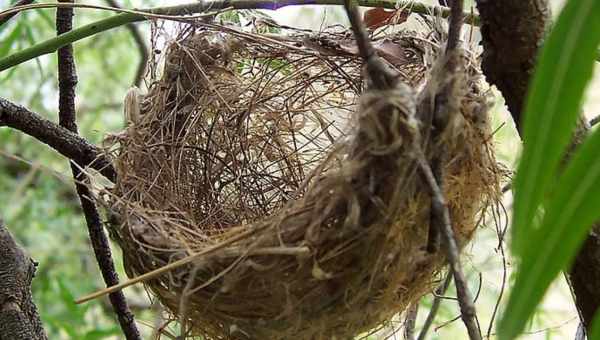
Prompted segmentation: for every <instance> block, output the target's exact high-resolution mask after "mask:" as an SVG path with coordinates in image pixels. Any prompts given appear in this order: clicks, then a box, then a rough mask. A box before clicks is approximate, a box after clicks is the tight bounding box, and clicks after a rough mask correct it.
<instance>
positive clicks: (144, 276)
mask: <svg viewBox="0 0 600 340" xmlns="http://www.w3.org/2000/svg"><path fill="white" fill-rule="evenodd" d="M264 228H265V226H264V225H263V226H261V227H257V228H250V229H248V230H246V231H244V232H241V233H239V234H237V235H235V236H233V237H231V238H228V239H227V240H225V241H223V242H221V243H218V244H215V245H214V246H210V247H207V248H204V249H202V251H200V252H198V253H195V254H191V255H189V256H188V257H184V258H182V259H181V260H177V261H175V262H172V263H169V264H167V265H165V266H163V267H160V268H158V269H155V270H153V271H150V272H147V273H145V274H142V275H140V276H137V277H134V278H133V279H130V280H127V281H125V282H122V283H119V284H118V285H114V286H112V287H108V288H105V289H102V290H99V291H97V292H95V293H92V294H89V295H86V296H84V297H82V298H79V299H77V300H76V301H75V303H76V304H80V303H84V302H88V301H90V300H93V299H97V298H99V297H102V296H104V295H106V294H110V293H113V292H117V291H120V290H122V289H124V288H127V287H129V286H132V285H134V284H136V283H139V282H144V281H148V280H151V279H153V278H155V277H157V276H160V275H162V274H164V273H168V272H170V271H172V270H175V269H176V268H179V267H181V266H185V265H186V264H188V263H192V262H194V261H196V260H198V259H200V258H202V257H204V256H207V255H208V254H211V253H214V252H216V251H218V250H220V249H223V248H225V247H227V246H228V245H230V244H233V243H235V242H237V241H240V240H243V239H245V238H247V237H250V235H252V234H254V233H256V232H257V231H259V230H262V229H264Z"/></svg>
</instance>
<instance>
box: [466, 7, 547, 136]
mask: <svg viewBox="0 0 600 340" xmlns="http://www.w3.org/2000/svg"><path fill="white" fill-rule="evenodd" d="M477 8H478V10H479V13H480V24H481V35H482V39H483V41H482V43H483V50H484V52H483V61H482V69H483V72H484V74H485V76H486V78H487V80H488V82H489V83H490V84H493V85H496V87H498V89H499V90H500V91H501V92H502V94H503V96H504V99H505V100H506V104H507V105H508V109H509V111H510V113H511V115H512V117H513V120H514V122H515V125H516V127H517V130H518V131H519V132H520V131H521V120H522V117H521V112H522V110H523V105H524V103H525V96H526V94H527V87H528V84H529V78H530V77H531V75H532V74H533V70H534V66H535V63H536V57H537V52H538V48H539V47H540V46H541V43H542V40H543V38H544V35H545V33H546V25H547V23H548V18H549V15H550V11H549V9H548V5H547V3H546V1H545V0H506V1H490V0H477Z"/></svg>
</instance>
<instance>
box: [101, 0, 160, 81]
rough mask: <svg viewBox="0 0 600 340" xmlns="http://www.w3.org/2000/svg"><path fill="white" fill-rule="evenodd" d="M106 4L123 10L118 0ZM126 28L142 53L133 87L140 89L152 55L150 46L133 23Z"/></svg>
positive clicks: (107, 0) (109, 0)
mask: <svg viewBox="0 0 600 340" xmlns="http://www.w3.org/2000/svg"><path fill="white" fill-rule="evenodd" d="M106 3H107V4H108V5H109V6H111V7H115V8H121V6H120V5H119V4H118V3H117V1H116V0H106ZM126 27H127V29H128V30H129V33H131V37H132V38H133V41H134V42H135V44H136V45H137V47H138V51H139V52H140V61H139V62H138V66H137V70H136V72H135V78H133V85H135V86H137V87H140V85H141V84H142V80H144V74H145V73H146V64H148V59H149V58H150V53H149V52H148V46H146V42H145V40H144V38H143V36H142V33H141V32H140V30H139V29H138V27H137V26H136V25H135V24H133V23H129V24H127V25H126Z"/></svg>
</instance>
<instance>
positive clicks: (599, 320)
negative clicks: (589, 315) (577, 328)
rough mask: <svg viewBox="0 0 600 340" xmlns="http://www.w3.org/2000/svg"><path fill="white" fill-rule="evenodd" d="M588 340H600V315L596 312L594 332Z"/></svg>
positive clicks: (589, 335)
mask: <svg viewBox="0 0 600 340" xmlns="http://www.w3.org/2000/svg"><path fill="white" fill-rule="evenodd" d="M588 340H600V313H598V312H596V315H595V316H594V322H592V330H591V332H590V334H588Z"/></svg>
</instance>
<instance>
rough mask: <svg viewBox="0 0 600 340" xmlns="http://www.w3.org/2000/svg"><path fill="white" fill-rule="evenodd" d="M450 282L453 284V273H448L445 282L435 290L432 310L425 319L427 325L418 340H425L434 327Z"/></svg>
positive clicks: (422, 329) (424, 325)
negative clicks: (432, 326)
mask: <svg viewBox="0 0 600 340" xmlns="http://www.w3.org/2000/svg"><path fill="white" fill-rule="evenodd" d="M450 282H452V273H450V272H448V273H447V274H446V277H445V278H444V282H443V283H442V284H441V285H440V286H439V287H438V288H437V289H436V290H435V294H434V298H433V303H432V304H431V308H430V309H429V314H428V315H427V319H425V323H424V324H423V328H421V332H420V333H419V337H418V338H417V340H425V339H426V337H427V332H429V329H430V328H431V325H433V321H434V320H435V317H436V315H437V312H438V310H439V309H440V304H441V303H442V300H443V295H444V294H445V293H446V290H448V287H449V286H450Z"/></svg>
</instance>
